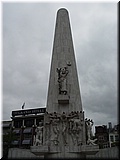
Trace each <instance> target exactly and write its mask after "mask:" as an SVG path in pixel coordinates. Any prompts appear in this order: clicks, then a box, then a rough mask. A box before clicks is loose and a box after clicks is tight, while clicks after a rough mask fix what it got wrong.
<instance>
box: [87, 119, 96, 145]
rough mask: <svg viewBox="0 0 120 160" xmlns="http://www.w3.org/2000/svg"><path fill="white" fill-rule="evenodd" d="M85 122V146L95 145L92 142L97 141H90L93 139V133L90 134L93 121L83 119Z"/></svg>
mask: <svg viewBox="0 0 120 160" xmlns="http://www.w3.org/2000/svg"><path fill="white" fill-rule="evenodd" d="M85 122H86V127H87V144H88V145H89V144H92V145H96V144H95V143H94V142H95V141H96V140H97V139H94V140H93V139H92V138H93V133H92V126H93V121H92V120H90V119H89V120H87V119H85Z"/></svg>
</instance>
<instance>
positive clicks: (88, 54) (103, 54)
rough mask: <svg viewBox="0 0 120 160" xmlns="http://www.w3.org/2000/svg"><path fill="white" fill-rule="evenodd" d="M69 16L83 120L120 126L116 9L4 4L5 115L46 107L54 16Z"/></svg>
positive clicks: (99, 5) (86, 5)
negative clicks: (63, 13) (62, 13)
mask: <svg viewBox="0 0 120 160" xmlns="http://www.w3.org/2000/svg"><path fill="white" fill-rule="evenodd" d="M61 7H65V8H66V9H67V10H68V11H69V16H70V23H71V29H72V35H73V43H74V49H75V56H76V63H77V70H78V76H79V83H80V91H81V97H82V104H83V110H84V111H85V116H86V117H88V118H91V119H93V121H94V123H95V125H103V124H105V125H106V124H107V123H108V122H110V121H111V122H112V123H113V124H116V123H117V117H118V113H117V108H118V107H117V3H116V2H115V3H113V2H112V3H111V2H106V3H101V2H100V3H93V2H92V3H91V2H89V3H82V2H79V3H62V2H61V3H55V2H54V3H53V2H50V3H48V2H46V3H43V2H39V3H25V2H24V3H15V2H14V3H8V2H6V3H3V64H2V65H3V109H2V112H3V114H2V119H3V120H10V117H11V112H12V110H19V109H21V106H22V104H23V103H24V102H25V103H26V104H25V108H26V109H28V108H37V107H43V106H46V101H47V91H48V81H49V72H50V64H51V56H52V48H53V38H54V30H55V20H56V12H57V10H58V9H59V8H61Z"/></svg>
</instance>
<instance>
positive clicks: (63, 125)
mask: <svg viewBox="0 0 120 160" xmlns="http://www.w3.org/2000/svg"><path fill="white" fill-rule="evenodd" d="M61 121H62V135H63V141H64V145H66V144H67V132H66V131H67V116H66V114H65V112H63V113H62V115H61Z"/></svg>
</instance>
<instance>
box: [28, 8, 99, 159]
mask: <svg viewBox="0 0 120 160" xmlns="http://www.w3.org/2000/svg"><path fill="white" fill-rule="evenodd" d="M92 125H93V121H92V120H90V119H89V120H88V119H86V118H85V117H84V111H83V108H82V102H81V95H80V88H79V82H78V75H77V67H76V61H75V54H74V47H73V41H72V34H71V27H70V21H69V14H68V11H67V10H66V9H64V8H61V9H59V10H58V12H57V18H56V26H55V35H54V44H53V52H52V62H51V70H50V78H49V87H48V97H47V106H46V112H45V114H44V122H43V123H42V122H41V123H39V126H38V128H37V131H36V136H35V137H34V144H33V146H31V152H32V153H34V154H35V155H44V157H45V158H85V157H86V155H89V154H96V153H97V152H98V151H99V147H98V145H96V144H95V141H96V139H92V131H91V128H92Z"/></svg>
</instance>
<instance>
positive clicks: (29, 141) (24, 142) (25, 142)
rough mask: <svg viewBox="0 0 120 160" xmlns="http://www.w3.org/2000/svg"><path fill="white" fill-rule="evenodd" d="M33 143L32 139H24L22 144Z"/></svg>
mask: <svg viewBox="0 0 120 160" xmlns="http://www.w3.org/2000/svg"><path fill="white" fill-rule="evenodd" d="M30 143H31V140H30V139H24V140H23V141H22V144H30Z"/></svg>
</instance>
